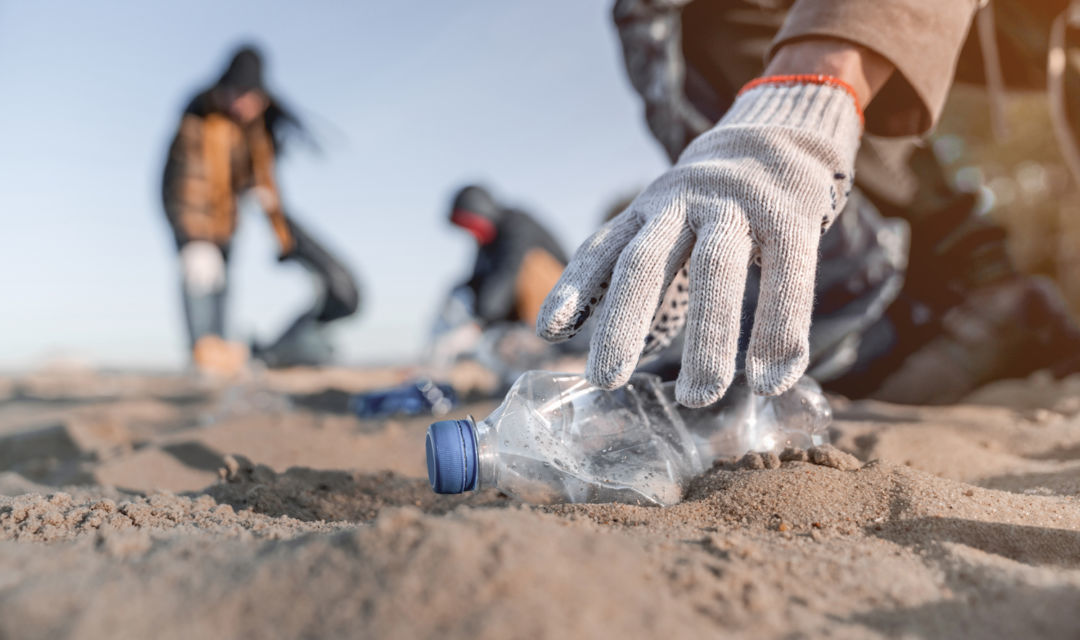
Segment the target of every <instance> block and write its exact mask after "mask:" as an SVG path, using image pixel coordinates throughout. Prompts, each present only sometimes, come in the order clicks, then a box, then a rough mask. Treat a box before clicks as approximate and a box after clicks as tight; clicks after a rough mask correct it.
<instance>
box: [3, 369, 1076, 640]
mask: <svg viewBox="0 0 1080 640" xmlns="http://www.w3.org/2000/svg"><path fill="white" fill-rule="evenodd" d="M402 375H403V373H402V372H401V371H393V370H376V371H347V370H337V371H321V372H320V371H290V372H276V373H274V374H273V375H262V376H259V377H258V378H257V379H255V380H253V381H249V382H246V383H244V384H242V385H233V386H217V385H211V384H208V383H201V382H198V381H195V380H191V379H189V378H186V377H182V376H163V375H162V376H148V375H137V374H117V373H113V374H107V373H100V372H94V371H77V372H72V371H47V372H37V373H34V374H28V375H24V376H15V377H9V378H5V379H0V397H2V401H0V567H2V568H0V638H9V637H10V638H21V637H35V638H72V637H76V636H78V637H80V638H98V637H107V638H145V637H158V638H195V637H211V636H213V637H259V638H276V637H306V638H333V637H387V638H424V637H438V638H469V639H477V638H578V637H605V638H606V637H616V638H656V637H670V638H680V637H715V636H717V635H720V634H723V635H724V636H725V637H729V636H730V637H748V638H749V637H754V638H799V637H833V638H876V637H904V638H909V637H910V638H930V637H933V638H938V637H978V638H1016V637H1025V638H1043V637H1045V638H1059V637H1078V636H1080V379H1070V380H1065V381H1061V382H1054V381H1051V380H1049V379H1046V378H1044V377H1040V376H1035V377H1033V378H1031V379H1029V380H1022V381H1010V382H1005V383H998V384H996V385H994V386H992V387H990V388H987V389H983V390H980V391H979V392H976V393H975V394H974V395H973V396H972V397H971V398H970V399H969V401H968V402H967V403H965V404H963V405H960V406H953V407H933V408H930V407H901V406H895V405H888V404H882V403H875V402H848V401H845V400H843V399H840V398H837V399H835V402H834V407H835V408H836V412H837V415H838V420H837V422H836V424H835V427H834V429H833V434H832V435H833V441H834V443H835V445H836V447H835V448H822V449H818V450H812V451H809V452H805V451H791V452H787V453H786V454H785V455H782V456H748V457H746V458H744V459H742V460H737V461H724V462H722V463H719V464H717V465H715V466H714V467H713V468H712V469H711V470H710V471H709V472H707V473H706V474H704V475H703V476H702V477H700V478H698V479H697V480H696V481H695V482H694V483H693V485H692V486H691V488H690V490H689V492H688V495H687V498H686V500H685V501H684V502H683V503H681V504H679V505H677V506H674V507H671V508H667V509H659V508H654V507H646V506H632V505H558V506H549V507H532V506H528V505H523V504H519V503H516V502H515V501H513V500H511V499H509V498H507V497H506V496H504V495H501V494H499V493H498V492H496V491H493V490H489V491H485V492H481V493H478V494H474V495H470V496H464V497H443V496H436V495H434V494H432V493H431V492H430V490H429V489H428V488H427V485H426V482H425V480H424V468H423V447H422V442H423V433H424V429H425V428H426V425H427V422H428V421H427V420H426V419H405V420H383V421H361V420H358V419H356V418H354V417H352V416H349V415H347V413H346V412H345V406H344V398H345V397H346V396H347V394H348V393H350V392H354V391H357V390H362V389H365V388H372V387H375V386H381V385H385V384H393V383H394V382H396V381H397V380H399V379H401V376H402ZM491 408H492V404H491V403H486V404H485V403H481V404H476V405H470V406H467V407H465V408H463V409H462V410H461V411H460V412H457V413H461V414H464V413H469V412H471V413H474V414H477V415H483V414H485V413H486V412H487V411H488V410H490V409H491Z"/></svg>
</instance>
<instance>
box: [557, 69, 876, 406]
mask: <svg viewBox="0 0 1080 640" xmlns="http://www.w3.org/2000/svg"><path fill="white" fill-rule="evenodd" d="M861 134H862V114H861V113H860V111H859V108H858V106H857V104H856V101H855V97H854V92H853V91H852V90H851V89H850V87H848V86H847V85H845V84H844V83H842V82H840V81H839V80H836V79H834V78H830V77H826V76H785V77H775V78H764V79H761V80H757V81H755V82H752V83H751V84H749V85H747V86H746V87H745V88H744V89H743V91H742V92H741V93H740V95H739V97H738V98H737V99H736V100H735V103H734V104H733V105H732V107H731V109H730V110H729V111H728V113H727V114H726V115H725V116H724V118H723V119H722V120H721V121H720V122H719V123H718V124H717V125H716V126H715V127H714V128H712V129H711V130H709V131H707V132H705V133H704V134H702V135H701V136H699V137H698V138H696V139H695V140H694V141H693V142H691V143H690V145H689V146H688V147H687V148H686V150H685V151H684V152H683V154H682V155H681V156H680V157H679V160H678V161H677V162H676V164H675V166H673V167H672V168H671V169H670V170H669V171H667V172H666V173H664V174H663V175H662V176H660V177H659V178H658V179H657V180H656V181H655V182H653V183H652V184H651V185H649V187H648V188H646V189H645V190H644V191H643V192H642V193H641V194H640V195H639V196H638V197H637V198H636V199H635V200H634V201H633V202H632V203H631V204H630V206H629V207H628V208H627V209H626V210H625V211H623V212H622V213H621V214H619V215H618V216H616V217H615V218H614V219H612V220H611V221H610V222H608V223H607V224H606V225H604V226H603V227H602V228H601V229H600V230H599V231H597V232H596V233H595V234H593V235H592V236H591V237H590V238H589V239H588V240H586V241H585V243H584V244H583V245H582V246H581V247H580V248H579V249H578V251H577V253H576V254H575V255H574V258H573V260H571V262H570V264H569V266H567V268H566V271H565V272H564V273H563V276H562V278H561V279H560V280H559V282H558V284H557V285H556V286H555V288H554V289H553V290H552V291H551V293H550V294H549V295H548V297H547V299H546V300H545V301H544V305H543V307H542V308H541V310H540V316H539V319H538V322H537V333H538V334H539V335H540V336H541V337H543V338H545V339H548V340H551V341H558V340H565V339H568V338H570V337H571V336H573V335H574V334H575V333H577V331H578V330H579V329H580V328H581V326H582V325H583V324H584V322H585V320H586V319H587V318H588V317H589V316H590V315H591V314H592V313H593V312H594V311H595V310H596V309H597V308H598V303H599V302H600V300H601V299H602V298H604V296H605V294H606V296H607V299H606V300H605V301H604V304H603V305H602V306H599V309H600V313H599V319H598V323H599V324H598V325H597V328H596V331H595V333H594V334H593V338H592V343H591V346H590V350H589V360H588V366H587V370H586V375H587V377H588V379H589V380H590V381H591V382H592V383H594V384H596V385H598V386H600V387H603V388H607V389H611V388H614V387H618V386H620V385H622V384H624V383H625V382H626V381H627V380H628V379H629V378H630V375H631V373H633V371H634V369H635V367H636V366H637V362H638V358H639V355H640V354H641V352H642V349H643V347H644V346H645V345H646V341H647V336H649V333H650V329H651V328H652V329H654V330H655V329H658V328H659V327H661V326H664V327H666V330H668V331H671V330H672V329H676V330H677V328H678V326H680V325H681V323H682V322H683V316H684V315H686V318H685V322H686V324H687V336H686V344H685V349H684V352H683V359H682V371H681V372H680V374H679V379H678V382H677V384H676V398H677V399H678V401H679V402H680V403H681V404H684V405H686V406H689V407H701V406H706V405H709V404H711V403H713V402H715V401H717V400H719V399H720V398H721V397H722V396H723V394H724V392H725V391H726V389H727V387H728V385H729V384H730V383H731V380H732V378H733V377H734V374H735V357H736V351H737V345H738V337H739V324H740V316H741V312H742V299H743V291H744V288H745V285H746V277H747V269H748V267H749V264H750V262H751V260H754V261H757V262H758V263H759V264H760V265H761V269H762V275H761V294H760V297H759V300H758V306H757V313H756V317H755V318H754V327H753V332H752V334H751V338H750V347H749V352H748V354H747V358H746V375H747V378H748V380H749V383H750V386H751V388H752V389H753V390H754V392H755V393H759V394H763V395H773V394H779V393H782V392H784V391H785V390H787V389H788V388H789V387H791V385H792V384H794V383H795V382H796V381H797V380H798V379H799V377H800V376H801V375H802V374H803V372H804V371H805V370H806V366H807V364H808V360H809V331H810V314H811V310H812V307H813V302H814V278H815V274H816V269H817V250H818V242H819V239H820V237H821V234H822V233H824V231H825V229H827V228H828V227H829V225H830V224H832V222H833V219H834V218H835V217H836V215H837V213H839V211H840V210H841V209H842V208H843V206H844V202H845V200H846V198H847V194H848V192H849V191H850V188H851V184H852V177H853V167H854V162H855V152H856V150H857V149H858V146H859V138H860V136H861ZM688 259H689V262H687V260H688ZM684 265H687V267H688V271H687V274H688V276H689V285H688V286H689V292H688V293H689V296H688V297H687V298H686V300H688V304H687V302H686V300H684V301H681V302H680V300H679V299H678V295H675V296H672V297H671V298H670V299H669V300H663V299H662V297H661V296H662V294H663V293H664V292H665V290H666V289H667V288H668V287H669V286H670V285H671V284H672V281H673V279H674V278H675V276H676V275H677V274H678V273H679V272H680V270H682V269H683V266H684ZM678 286H686V285H683V284H681V283H679V282H676V283H675V286H671V288H672V289H673V290H674V289H676V288H677V287H678ZM677 293H678V292H676V294H677ZM687 307H688V308H689V313H688V314H685V312H686V309H687ZM654 319H655V323H654Z"/></svg>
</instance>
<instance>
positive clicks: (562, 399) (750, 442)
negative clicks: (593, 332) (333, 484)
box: [426, 371, 832, 506]
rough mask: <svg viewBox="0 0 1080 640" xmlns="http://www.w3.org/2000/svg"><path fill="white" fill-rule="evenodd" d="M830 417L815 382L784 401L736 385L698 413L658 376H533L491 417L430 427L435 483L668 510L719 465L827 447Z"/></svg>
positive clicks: (546, 499)
mask: <svg viewBox="0 0 1080 640" xmlns="http://www.w3.org/2000/svg"><path fill="white" fill-rule="evenodd" d="M831 420H832V412H831V410H830V408H829V404H828V401H827V400H826V399H825V396H824V395H823V394H822V392H821V388H820V387H819V386H818V385H817V383H816V382H814V381H813V380H812V379H810V378H803V379H802V380H800V381H799V382H798V383H797V384H796V385H795V387H793V388H792V389H791V390H789V391H788V392H786V393H784V394H783V395H780V396H776V397H761V396H756V395H754V394H752V393H750V391H749V390H748V389H747V387H746V386H745V384H742V385H732V388H731V389H730V390H729V391H728V393H727V394H726V395H725V397H724V399H723V400H721V402H719V403H718V404H716V405H713V406H711V407H707V408H705V409H687V408H685V407H681V406H679V405H678V404H676V403H675V401H674V385H672V384H667V385H665V384H663V383H661V381H660V378H659V377H657V376H654V375H651V374H636V375H634V376H633V377H632V378H631V379H630V382H629V383H628V384H627V385H626V386H624V387H622V388H619V389H616V390H614V391H606V390H603V389H599V388H597V387H595V386H593V385H591V384H589V383H588V382H587V381H586V380H585V379H584V378H583V377H582V376H579V375H570V374H561V373H549V372H546V371H530V372H528V373H525V374H523V375H522V376H521V377H520V378H518V380H517V382H516V383H514V386H513V388H511V389H510V392H509V393H508V394H507V395H506V399H505V400H504V401H503V403H502V405H501V406H499V407H498V408H497V409H496V410H495V411H494V412H492V414H491V415H490V416H488V417H487V418H486V419H484V420H481V421H479V422H477V421H475V420H474V419H473V418H472V417H471V416H470V417H469V418H467V419H465V420H443V421H440V422H436V423H434V424H432V425H431V427H429V428H428V433H427V442H426V450H427V468H428V479H429V480H430V482H431V487H432V489H434V490H435V491H436V492H437V493H463V492H465V491H474V490H478V489H481V488H489V487H495V488H498V489H499V490H501V491H504V492H506V493H508V494H510V495H513V496H515V497H517V498H519V499H521V500H523V501H525V502H531V503H535V504H548V503H557V502H626V503H632V504H633V503H651V504H656V505H663V506H666V505H672V504H676V503H678V502H679V501H680V500H682V496H683V493H684V492H685V490H686V486H687V484H688V483H689V481H690V480H691V479H692V478H693V477H694V476H696V475H698V474H700V473H702V472H703V471H704V470H705V469H706V468H708V466H709V465H710V464H712V462H713V460H715V459H717V458H722V457H729V456H739V455H742V454H744V453H746V452H748V451H780V450H782V449H784V448H786V447H792V446H793V447H810V446H815V445H820V444H824V443H825V442H827V437H828V436H827V432H826V429H827V427H828V425H829V423H830V422H831Z"/></svg>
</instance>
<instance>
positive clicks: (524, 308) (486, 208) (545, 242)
mask: <svg viewBox="0 0 1080 640" xmlns="http://www.w3.org/2000/svg"><path fill="white" fill-rule="evenodd" d="M450 222H451V223H453V224H455V225H457V226H458V227H461V228H462V229H465V230H466V231H468V232H469V233H470V234H472V236H473V237H474V238H475V239H476V243H477V250H476V262H475V264H474V266H473V272H472V276H471V277H470V278H469V280H468V281H467V282H466V283H465V285H464V286H465V287H467V288H468V289H470V290H471V291H472V293H473V306H474V313H475V314H476V317H477V319H478V320H480V321H481V322H482V323H484V324H485V325H490V324H493V323H497V322H521V323H524V324H527V325H529V326H533V327H535V326H536V315H537V313H538V312H539V311H540V304H541V303H542V302H543V300H544V297H545V296H547V293H548V291H550V290H551V287H553V286H554V285H555V282H556V281H557V280H558V279H559V276H560V275H561V274H562V270H563V268H564V267H565V266H566V262H567V259H566V253H565V252H563V249H562V247H560V246H559V243H558V242H556V240H555V238H553V237H552V235H551V234H550V233H549V232H548V231H547V229H545V228H544V227H542V226H541V225H540V223H538V222H537V221H536V220H535V219H534V218H533V217H532V216H530V215H529V214H527V213H525V212H523V211H520V210H517V209H512V208H506V207H502V206H500V205H499V204H498V203H496V202H495V199H494V198H492V196H491V194H490V193H488V191H487V190H486V189H484V188H482V187H478V186H475V185H470V186H467V187H465V188H463V189H461V190H460V191H459V192H458V193H457V195H456V196H455V197H454V202H453V206H452V207H451V209H450Z"/></svg>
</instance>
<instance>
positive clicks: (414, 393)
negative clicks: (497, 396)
mask: <svg viewBox="0 0 1080 640" xmlns="http://www.w3.org/2000/svg"><path fill="white" fill-rule="evenodd" d="M457 402H458V400H457V394H456V393H454V389H453V388H452V387H451V386H450V385H447V384H437V383H435V382H432V381H431V380H428V379H426V378H424V379H420V380H417V381H415V382H408V383H405V384H403V385H401V386H399V387H394V388H392V389H384V390H381V391H370V392H368V393H360V394H357V395H354V396H353V397H352V398H350V399H349V409H350V410H352V412H353V413H355V414H356V415H357V416H359V417H361V418H381V417H385V416H393V415H407V416H416V415H420V414H433V415H436V416H441V415H444V414H446V413H448V412H449V411H450V410H451V409H453V408H454V407H455V406H457Z"/></svg>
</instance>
